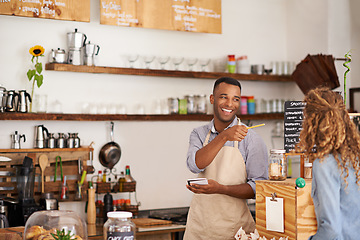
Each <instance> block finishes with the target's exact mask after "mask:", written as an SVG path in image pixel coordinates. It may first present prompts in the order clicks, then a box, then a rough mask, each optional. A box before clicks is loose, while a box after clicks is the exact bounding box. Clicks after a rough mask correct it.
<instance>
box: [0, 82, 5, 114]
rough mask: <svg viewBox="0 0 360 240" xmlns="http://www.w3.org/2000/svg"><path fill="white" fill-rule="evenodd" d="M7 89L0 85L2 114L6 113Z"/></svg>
mask: <svg viewBox="0 0 360 240" xmlns="http://www.w3.org/2000/svg"><path fill="white" fill-rule="evenodd" d="M6 98H7V93H6V88H5V87H3V86H1V84H0V112H5V106H6Z"/></svg>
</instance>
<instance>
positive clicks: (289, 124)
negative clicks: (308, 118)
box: [284, 101, 305, 153]
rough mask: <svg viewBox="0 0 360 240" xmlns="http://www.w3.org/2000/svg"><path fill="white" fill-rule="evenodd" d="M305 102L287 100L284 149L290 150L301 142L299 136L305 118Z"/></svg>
mask: <svg viewBox="0 0 360 240" xmlns="http://www.w3.org/2000/svg"><path fill="white" fill-rule="evenodd" d="M304 107H305V103H304V102H302V101H286V102H285V114H284V149H285V150H286V152H287V153H288V152H290V151H291V150H293V149H295V145H296V144H297V143H298V142H299V136H300V132H301V129H302V122H303V120H304V114H303V109H304Z"/></svg>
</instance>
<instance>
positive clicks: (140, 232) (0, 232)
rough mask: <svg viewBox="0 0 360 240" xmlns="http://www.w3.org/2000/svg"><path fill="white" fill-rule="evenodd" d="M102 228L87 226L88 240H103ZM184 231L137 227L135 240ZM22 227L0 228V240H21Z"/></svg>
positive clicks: (168, 239)
mask: <svg viewBox="0 0 360 240" xmlns="http://www.w3.org/2000/svg"><path fill="white" fill-rule="evenodd" d="M102 231H103V228H102V226H100V225H98V226H96V227H95V229H94V228H92V227H91V226H88V232H89V236H88V239H89V240H103V236H102V235H103V232H102ZM183 231H185V225H178V224H170V225H162V226H150V227H139V228H137V232H136V239H137V240H174V239H175V233H177V232H183ZM23 233H24V227H12V228H0V239H1V240H22V239H23V237H22V236H23Z"/></svg>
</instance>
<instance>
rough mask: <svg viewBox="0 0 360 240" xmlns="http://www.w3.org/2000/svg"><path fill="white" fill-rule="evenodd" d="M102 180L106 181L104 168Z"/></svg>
mask: <svg viewBox="0 0 360 240" xmlns="http://www.w3.org/2000/svg"><path fill="white" fill-rule="evenodd" d="M102 182H104V183H106V172H105V170H104V174H103V175H102Z"/></svg>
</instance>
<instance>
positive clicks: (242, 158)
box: [184, 77, 268, 240]
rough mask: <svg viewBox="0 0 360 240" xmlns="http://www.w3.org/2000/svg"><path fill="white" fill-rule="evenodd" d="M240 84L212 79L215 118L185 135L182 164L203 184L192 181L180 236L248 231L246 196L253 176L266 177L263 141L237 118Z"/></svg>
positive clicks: (251, 228) (222, 236) (251, 190)
mask: <svg viewBox="0 0 360 240" xmlns="http://www.w3.org/2000/svg"><path fill="white" fill-rule="evenodd" d="M240 98H241V85H240V83H239V82H238V81H237V80H236V79H233V78H228V77H223V78H219V79H218V80H216V82H215V84H214V89H213V94H212V95H211V96H210V102H211V104H213V108H214V119H213V120H212V121H211V122H210V123H209V124H207V125H204V126H201V127H198V128H196V129H194V130H193V131H192V133H191V135H190V143H189V150H188V154H187V166H188V168H189V169H190V171H191V172H193V173H199V177H202V178H207V179H208V184H206V185H198V184H191V185H190V186H187V188H188V189H189V190H190V191H192V192H194V193H195V195H194V197H193V200H192V202H191V205H190V210H189V215H188V221H187V225H186V231H185V236H184V239H185V240H197V239H234V236H235V234H236V232H237V231H238V230H239V228H240V227H243V229H244V230H245V231H246V232H247V233H249V232H253V231H254V229H255V223H254V220H253V218H252V216H251V213H250V211H249V208H248V206H247V203H246V199H249V198H254V197H255V180H264V179H268V157H267V156H268V154H267V148H266V145H265V143H264V142H263V140H262V139H261V137H260V136H259V135H257V134H256V132H255V131H254V130H252V129H248V127H247V126H245V125H244V124H242V123H241V122H240V119H238V117H237V116H236V112H237V111H238V109H239V107H240Z"/></svg>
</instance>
